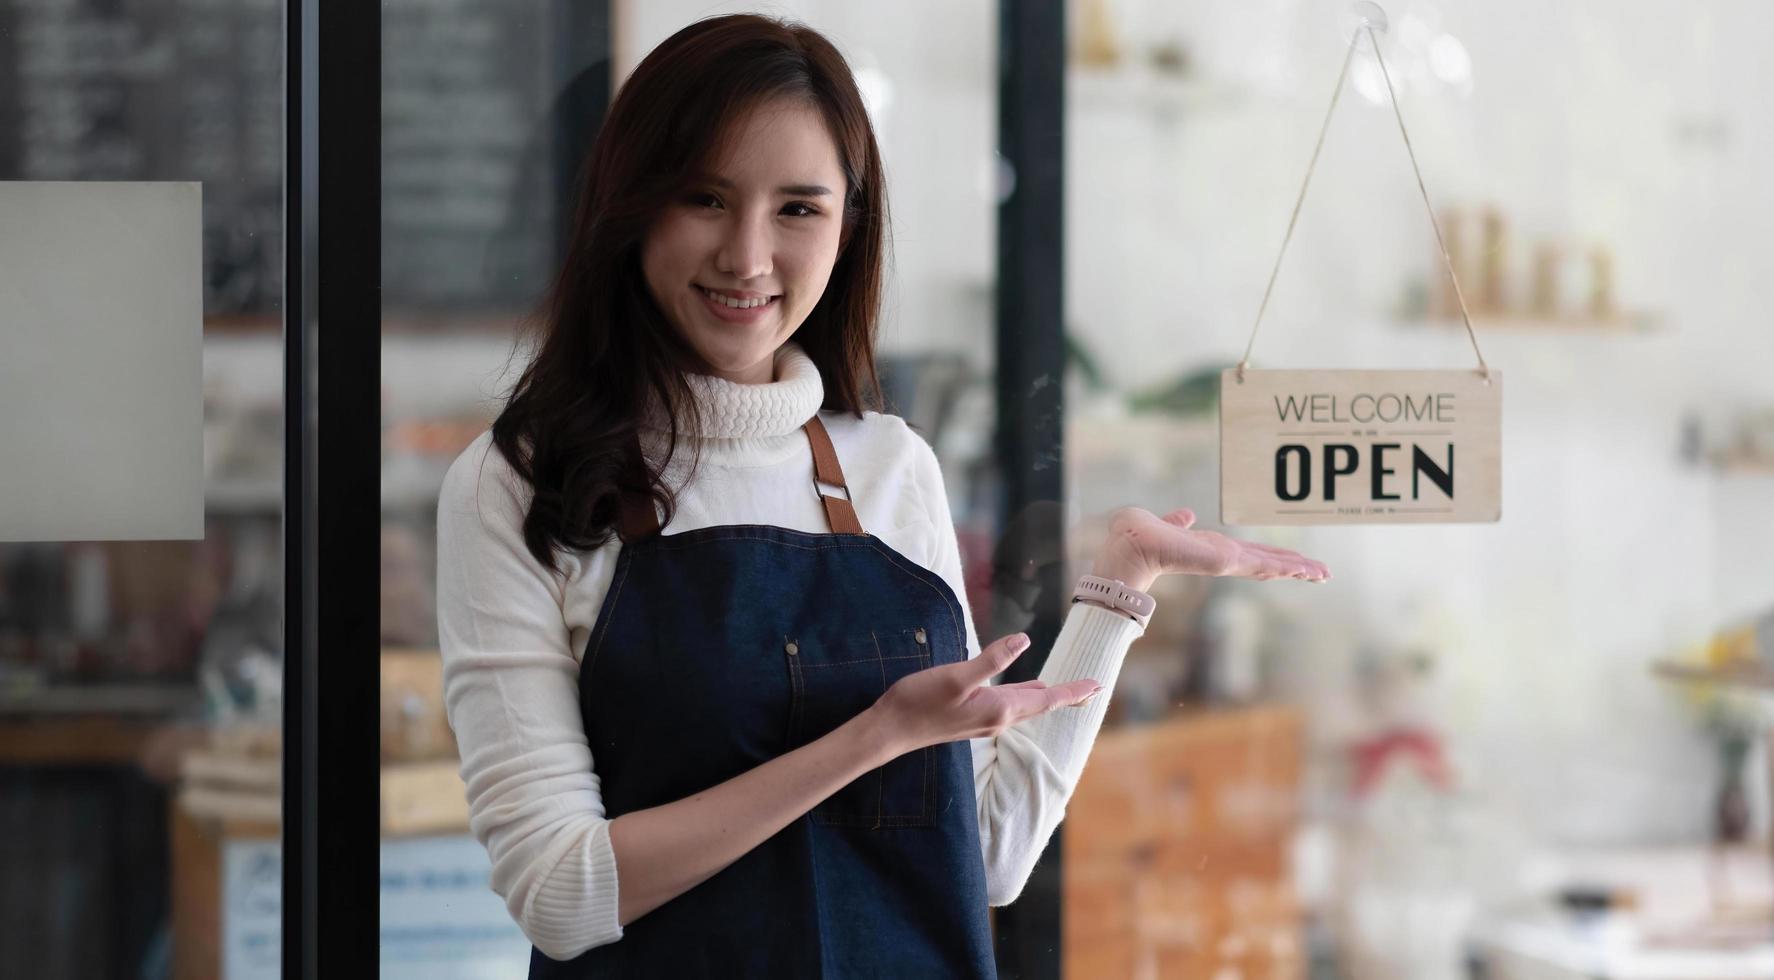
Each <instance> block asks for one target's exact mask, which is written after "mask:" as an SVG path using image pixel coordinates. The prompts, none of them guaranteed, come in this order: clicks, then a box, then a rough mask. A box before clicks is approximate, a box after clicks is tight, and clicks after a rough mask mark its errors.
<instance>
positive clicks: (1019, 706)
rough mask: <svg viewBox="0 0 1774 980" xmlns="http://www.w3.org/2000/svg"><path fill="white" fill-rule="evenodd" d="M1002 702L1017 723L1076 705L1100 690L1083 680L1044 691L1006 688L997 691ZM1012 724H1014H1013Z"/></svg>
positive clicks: (1095, 683) (1088, 681)
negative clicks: (1003, 701)
mask: <svg viewBox="0 0 1774 980" xmlns="http://www.w3.org/2000/svg"><path fill="white" fill-rule="evenodd" d="M997 690H998V692H999V693H1000V695H1002V696H1003V698H1004V700H1005V701H1006V702H1007V703H1008V704H1009V705H1010V713H1011V716H1012V717H1014V718H1015V719H1016V720H1017V721H1022V720H1024V719H1026V718H1033V717H1035V716H1036V715H1039V714H1044V713H1046V712H1049V711H1052V710H1053V709H1055V708H1063V707H1065V706H1066V705H1069V704H1076V703H1077V702H1079V701H1082V700H1084V699H1085V698H1087V697H1089V696H1090V695H1091V692H1093V691H1097V690H1100V686H1099V685H1098V684H1097V682H1096V681H1093V680H1089V679H1085V680H1076V681H1067V682H1066V683H1064V684H1055V685H1054V686H1052V687H1049V688H1047V689H1046V690H1035V689H1033V688H1025V687H1016V686H1014V685H1012V686H1006V687H1002V688H998V689H997ZM1013 724H1014V722H1013Z"/></svg>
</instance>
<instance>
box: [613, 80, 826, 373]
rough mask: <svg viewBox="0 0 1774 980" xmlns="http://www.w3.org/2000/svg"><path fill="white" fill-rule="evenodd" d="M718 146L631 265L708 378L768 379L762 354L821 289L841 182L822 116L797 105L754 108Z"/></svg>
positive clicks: (767, 356) (807, 104) (793, 101)
mask: <svg viewBox="0 0 1774 980" xmlns="http://www.w3.org/2000/svg"><path fill="white" fill-rule="evenodd" d="M720 142H721V143H723V144H724V145H725V150H724V152H723V154H722V156H721V158H720V159H719V160H717V161H715V163H714V165H713V173H712V174H709V175H705V176H702V177H701V178H700V179H699V180H698V181H697V182H696V184H694V185H693V188H694V189H693V190H692V191H691V192H690V193H689V194H687V195H685V197H684V199H683V200H681V201H678V202H675V203H673V204H672V205H670V206H669V207H667V208H666V209H665V210H664V212H663V213H662V214H661V215H660V216H659V218H658V220H657V221H656V222H655V223H654V225H653V227H652V228H651V229H650V230H649V231H648V234H647V238H646V244H645V245H644V246H643V248H642V252H641V264H642V269H643V271H644V273H645V275H646V280H647V288H648V289H649V290H650V291H651V292H652V294H653V296H654V298H655V299H656V300H657V301H658V302H659V304H660V306H661V307H663V309H664V312H665V314H666V316H667V317H668V318H669V319H670V320H671V322H672V325H673V326H674V327H675V328H676V329H677V330H678V331H679V332H680V333H681V334H682V335H683V339H684V340H685V342H686V343H688V344H689V345H690V346H691V348H693V349H694V350H695V352H696V355H697V356H698V357H699V358H700V359H701V360H702V362H703V363H704V364H705V365H706V366H707V368H708V372H707V373H709V374H713V375H715V376H716V377H721V378H725V379H727V380H729V381H736V382H739V383H742V384H752V383H758V382H763V381H769V380H770V371H771V356H772V355H773V354H774V353H775V351H776V349H777V348H778V347H780V346H782V343H783V341H786V340H787V339H788V338H789V337H790V336H791V335H792V334H793V333H794V332H795V330H796V328H797V327H799V326H800V324H801V323H802V322H804V321H805V320H806V319H807V316H808V314H810V313H811V312H812V311H813V308H814V306H815V305H817V304H818V302H819V300H820V297H821V296H823V295H824V293H825V287H826V282H827V280H828V279H829V277H830V275H831V270H832V265H833V263H834V261H835V260H836V258H837V254H838V250H839V249H840V248H841V247H842V245H843V243H844V227H845V220H844V215H843V213H842V212H841V211H839V210H838V209H837V208H836V207H834V204H835V203H836V202H837V201H842V200H843V198H844V194H845V190H846V183H847V182H846V181H845V178H844V168H843V163H842V161H841V160H840V159H839V156H838V149H837V146H836V144H835V143H834V142H833V140H832V137H831V131H830V129H829V127H828V126H827V124H826V121H825V115H824V113H822V112H820V111H819V108H818V105H817V103H814V102H811V101H810V100H808V99H805V98H797V97H789V98H778V99H775V100H773V101H771V102H769V103H767V104H765V105H760V106H758V107H757V108H755V109H753V110H752V111H751V112H749V113H747V114H745V115H743V116H741V117H739V118H737V119H735V120H733V121H732V122H731V123H729V127H728V131H727V138H726V139H724V140H722V141H720ZM785 179H786V181H787V182H785ZM832 188H837V190H836V192H835V193H834V191H833V190H832Z"/></svg>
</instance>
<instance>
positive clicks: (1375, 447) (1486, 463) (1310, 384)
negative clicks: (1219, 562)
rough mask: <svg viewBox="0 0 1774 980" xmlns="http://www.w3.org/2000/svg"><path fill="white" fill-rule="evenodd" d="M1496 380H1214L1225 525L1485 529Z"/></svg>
mask: <svg viewBox="0 0 1774 980" xmlns="http://www.w3.org/2000/svg"><path fill="white" fill-rule="evenodd" d="M1502 392H1503V376H1502V374H1501V373H1500V372H1497V371H1494V370H1493V371H1491V372H1490V376H1489V381H1488V383H1487V380H1486V378H1485V376H1483V375H1481V374H1479V373H1478V372H1477V371H1470V370H1468V371H1255V370H1250V371H1245V372H1244V376H1243V380H1242V381H1241V380H1240V379H1239V374H1238V369H1237V368H1227V369H1226V371H1225V372H1224V373H1222V374H1221V376H1220V520H1221V522H1222V523H1225V524H1403V523H1466V522H1475V521H1494V520H1497V519H1498V518H1499V517H1500V516H1501V513H1502V496H1503V494H1502V490H1503V487H1502V466H1501V449H1502V411H1503V398H1502Z"/></svg>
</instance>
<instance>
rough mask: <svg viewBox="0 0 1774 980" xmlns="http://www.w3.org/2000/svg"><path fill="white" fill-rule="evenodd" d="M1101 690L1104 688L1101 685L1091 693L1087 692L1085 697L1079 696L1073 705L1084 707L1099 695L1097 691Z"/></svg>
mask: <svg viewBox="0 0 1774 980" xmlns="http://www.w3.org/2000/svg"><path fill="white" fill-rule="evenodd" d="M1101 690H1102V688H1100V687H1099V688H1097V689H1096V690H1095V691H1091V692H1090V693H1089V694H1086V695H1084V696H1083V697H1081V698H1079V699H1078V700H1076V701H1073V702H1072V707H1074V708H1082V707H1084V706H1085V705H1087V704H1089V703H1090V702H1091V700H1092V699H1094V698H1095V697H1096V696H1097V693H1098V692H1100V691H1101Z"/></svg>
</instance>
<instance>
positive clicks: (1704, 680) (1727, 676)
mask: <svg viewBox="0 0 1774 980" xmlns="http://www.w3.org/2000/svg"><path fill="white" fill-rule="evenodd" d="M1651 670H1652V672H1653V673H1655V674H1657V676H1659V677H1663V678H1666V679H1668V680H1673V681H1688V682H1692V683H1700V684H1718V685H1721V686H1724V687H1734V688H1742V689H1745V690H1752V691H1760V692H1763V693H1774V668H1769V667H1767V666H1765V665H1763V664H1752V663H1741V664H1725V665H1721V666H1716V667H1715V666H1702V665H1699V664H1683V663H1674V662H1672V661H1667V660H1665V661H1659V662H1658V663H1655V664H1652V665H1651Z"/></svg>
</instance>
